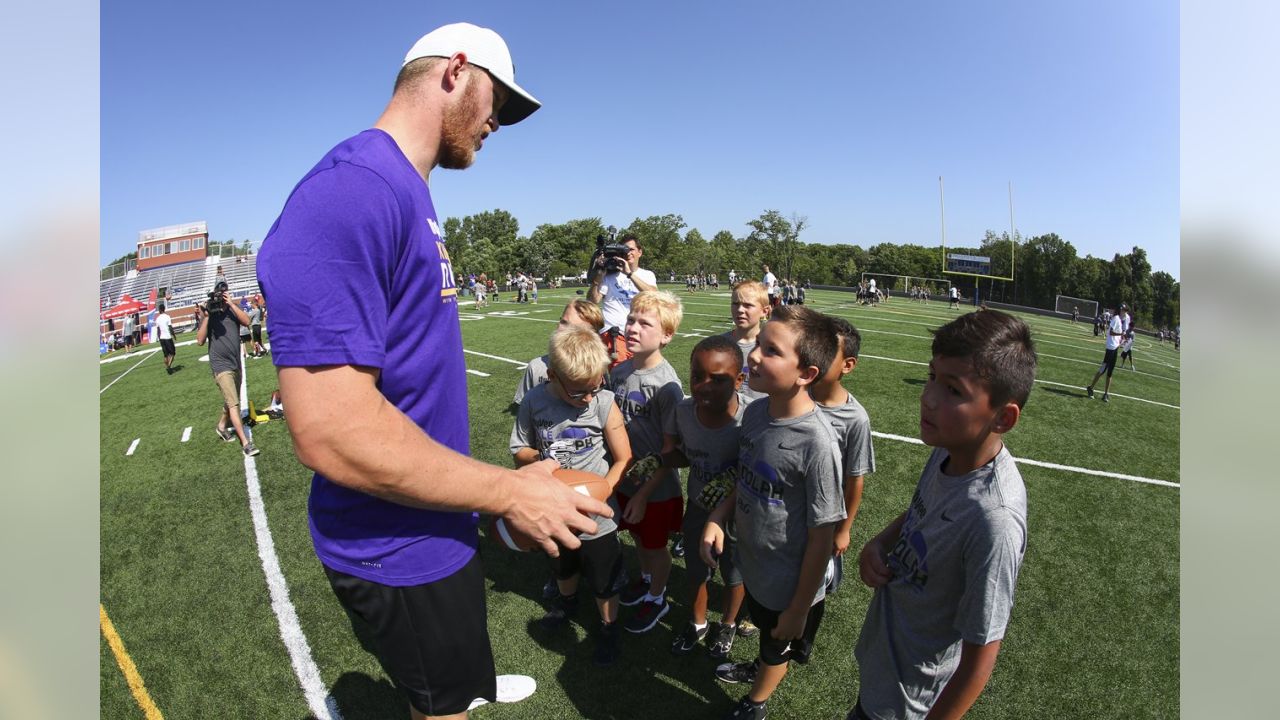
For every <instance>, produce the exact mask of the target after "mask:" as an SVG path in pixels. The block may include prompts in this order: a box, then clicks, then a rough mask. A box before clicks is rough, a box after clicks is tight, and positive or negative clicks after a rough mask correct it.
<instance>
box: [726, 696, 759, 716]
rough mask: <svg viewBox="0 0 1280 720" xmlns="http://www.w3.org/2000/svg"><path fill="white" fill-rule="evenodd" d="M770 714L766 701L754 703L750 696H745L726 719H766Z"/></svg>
mask: <svg viewBox="0 0 1280 720" xmlns="http://www.w3.org/2000/svg"><path fill="white" fill-rule="evenodd" d="M768 716H769V711H768V709H767V708H766V707H765V703H753V702H751V698H750V697H743V698H742V699H741V700H739V701H738V704H737V705H734V706H733V709H732V710H730V711H729V714H728V715H725V716H724V717H725V720H764V719H765V718H766V717H768Z"/></svg>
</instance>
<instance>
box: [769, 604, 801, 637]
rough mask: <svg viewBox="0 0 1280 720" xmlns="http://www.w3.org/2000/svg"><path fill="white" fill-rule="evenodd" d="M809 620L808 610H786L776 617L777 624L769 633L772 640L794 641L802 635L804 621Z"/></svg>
mask: <svg viewBox="0 0 1280 720" xmlns="http://www.w3.org/2000/svg"><path fill="white" fill-rule="evenodd" d="M808 618H809V609H808V608H801V609H800V610H793V609H791V608H787V609H786V610H783V611H782V613H781V614H780V615H778V624H777V626H775V627H774V628H773V630H772V631H771V632H770V634H771V635H773V639H774V640H795V639H796V638H798V637H800V636H801V635H804V625H805V621H806V620H808Z"/></svg>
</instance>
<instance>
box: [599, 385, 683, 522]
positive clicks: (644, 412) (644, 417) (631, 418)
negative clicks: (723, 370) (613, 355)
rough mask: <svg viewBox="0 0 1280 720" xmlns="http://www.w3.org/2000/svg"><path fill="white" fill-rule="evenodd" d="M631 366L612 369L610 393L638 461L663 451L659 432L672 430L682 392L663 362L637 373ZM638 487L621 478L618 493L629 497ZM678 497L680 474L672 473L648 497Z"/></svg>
mask: <svg viewBox="0 0 1280 720" xmlns="http://www.w3.org/2000/svg"><path fill="white" fill-rule="evenodd" d="M634 363H635V361H634V360H627V361H626V362H623V363H620V364H619V365H618V366H617V367H615V368H614V369H613V372H612V373H610V374H609V389H610V390H612V391H613V395H614V398H615V400H616V402H617V403H618V408H619V409H621V410H622V422H623V423H625V424H626V426H627V439H629V440H630V441H631V456H632V457H634V458H635V459H636V460H641V459H643V458H645V457H646V456H649V455H657V454H658V453H659V452H661V451H662V441H663V437H662V429H663V428H664V427H670V426H671V425H670V423H671V422H672V421H671V416H672V415H674V414H675V411H676V405H678V404H680V401H681V400H683V399H684V390H683V389H682V388H681V387H680V378H679V377H678V376H677V375H676V371H675V368H673V367H671V363H669V362H667V361H666V360H663V361H662V362H661V363H659V364H658V366H657V367H654V368H650V369H648V370H636V368H635V364H634ZM644 479H646V480H647V479H648V478H644ZM640 485H641V483H640V482H639V481H637V480H633V479H629V478H625V477H624V478H623V480H622V482H620V483H618V490H619V491H620V492H622V493H624V494H626V495H628V496H630V495H634V494H635V493H636V492H637V491H638V490H639V489H640ZM678 497H680V474H679V473H678V472H676V471H674V470H672V471H669V472H668V473H667V477H666V480H664V481H663V482H662V484H661V485H659V486H658V488H657V489H656V490H654V491H653V494H652V495H650V496H649V502H657V501H659V500H670V499H671V498H678Z"/></svg>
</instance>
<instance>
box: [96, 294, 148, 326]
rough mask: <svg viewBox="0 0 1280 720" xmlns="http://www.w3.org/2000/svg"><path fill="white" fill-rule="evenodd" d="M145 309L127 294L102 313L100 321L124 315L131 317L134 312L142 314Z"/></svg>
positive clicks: (143, 305)
mask: <svg viewBox="0 0 1280 720" xmlns="http://www.w3.org/2000/svg"><path fill="white" fill-rule="evenodd" d="M144 309H146V305H145V304H144V303H142V302H139V301H137V300H134V299H133V298H132V297H131V296H130V295H129V294H128V293H126V294H124V295H122V296H121V297H120V302H119V303H117V304H116V305H115V306H114V307H111V308H108V309H106V310H103V311H102V319H103V320H107V319H111V318H120V317H124V316H125V315H132V314H134V313H136V312H142V311H143V310H144Z"/></svg>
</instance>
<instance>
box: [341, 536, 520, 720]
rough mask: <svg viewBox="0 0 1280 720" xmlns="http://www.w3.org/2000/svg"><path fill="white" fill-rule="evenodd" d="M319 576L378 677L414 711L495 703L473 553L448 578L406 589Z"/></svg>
mask: <svg viewBox="0 0 1280 720" xmlns="http://www.w3.org/2000/svg"><path fill="white" fill-rule="evenodd" d="M324 572H325V575H327V576H328V577H329V585H330V587H332V588H333V592H334V594H335V595H337V596H338V602H340V603H342V606H343V607H344V608H345V609H346V610H347V613H348V614H349V615H351V616H352V623H353V624H355V623H357V622H360V623H362V624H363V626H364V629H366V630H367V631H368V632H369V634H370V635H371V636H372V639H373V643H374V645H375V649H376V652H377V654H378V661H379V662H381V663H382V668H383V670H385V671H386V673H387V674H388V675H390V676H391V681H392V682H393V683H395V685H396V687H398V688H400V690H401V691H402V692H404V693H405V695H407V696H408V698H409V702H410V703H411V704H412V705H413V707H414V708H416V709H417V710H418V712H421V713H423V714H426V715H452V714H455V713H460V712H464V711H465V710H466V709H467V708H468V707H469V706H470V705H471V702H472V701H473V700H475V699H476V698H484V699H486V700H489V701H490V702H493V701H494V700H496V699H497V676H496V675H495V671H494V666H493V650H492V649H491V648H490V647H489V629H488V625H487V623H486V608H485V597H484V569H483V567H482V566H481V564H480V554H479V553H476V554H475V555H474V556H473V557H472V558H471V560H470V562H468V563H467V564H466V565H464V566H463V567H462V569H461V570H458V571H457V572H455V573H454V574H452V575H450V576H449V577H446V578H443V579H441V580H437V581H435V582H433V583H427V584H425V585H414V586H411V587H391V586H389V585H381V584H379V583H375V582H370V581H368V580H364V579H361V578H358V577H354V576H352V575H347V574H345V573H341V572H338V571H336V570H332V569H330V568H327V567H326V568H325V569H324ZM357 618H358V619H359V620H358V621H357Z"/></svg>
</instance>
